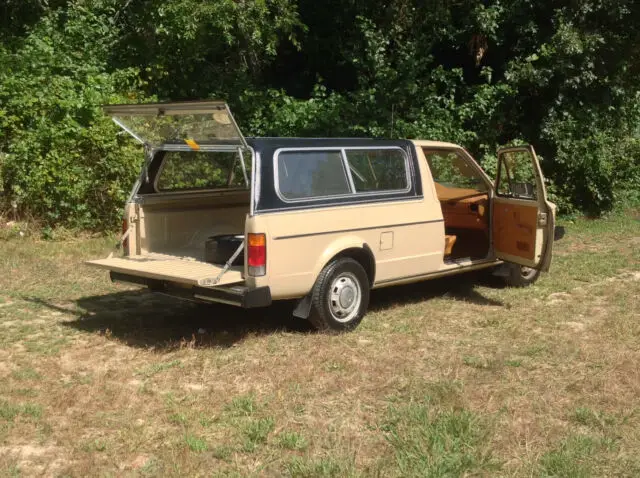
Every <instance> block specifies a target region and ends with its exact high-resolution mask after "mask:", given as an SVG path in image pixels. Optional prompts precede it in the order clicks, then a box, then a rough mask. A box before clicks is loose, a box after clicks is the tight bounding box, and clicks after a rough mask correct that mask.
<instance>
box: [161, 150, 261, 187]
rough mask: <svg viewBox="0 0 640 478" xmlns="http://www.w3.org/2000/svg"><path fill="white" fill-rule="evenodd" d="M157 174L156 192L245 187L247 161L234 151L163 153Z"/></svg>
mask: <svg viewBox="0 0 640 478" xmlns="http://www.w3.org/2000/svg"><path fill="white" fill-rule="evenodd" d="M161 154H164V158H163V160H162V167H161V169H160V172H159V174H158V179H157V182H156V189H157V190H158V191H160V192H170V191H185V190H197V189H239V188H248V187H249V186H248V184H247V181H246V180H245V171H246V174H247V176H246V177H247V179H248V180H249V181H250V178H251V172H250V171H249V169H250V167H251V161H250V160H249V158H247V157H246V155H245V158H244V163H245V168H244V169H245V170H244V171H243V167H242V159H241V158H240V155H239V154H238V153H237V152H222V151H206V152H200V151H166V152H163V153H161Z"/></svg>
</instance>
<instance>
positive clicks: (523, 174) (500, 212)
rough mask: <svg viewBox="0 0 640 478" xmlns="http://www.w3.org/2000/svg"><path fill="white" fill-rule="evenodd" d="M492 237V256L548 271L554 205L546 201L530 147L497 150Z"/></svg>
mask: <svg viewBox="0 0 640 478" xmlns="http://www.w3.org/2000/svg"><path fill="white" fill-rule="evenodd" d="M495 192H496V195H495V197H494V198H493V214H492V218H493V219H492V238H493V248H494V251H495V255H496V257H498V258H499V259H502V260H504V261H507V262H513V263H515V264H519V265H522V266H526V267H532V268H535V269H540V270H543V271H548V270H549V266H550V265H551V252H552V251H551V250H552V247H553V231H554V227H555V205H554V204H552V203H550V202H549V201H548V200H547V192H546V189H545V186H544V178H543V176H542V171H541V169H540V164H539V163H538V158H537V156H536V153H535V151H534V149H533V147H532V146H518V147H513V148H504V149H501V150H499V151H498V176H497V178H496V185H495Z"/></svg>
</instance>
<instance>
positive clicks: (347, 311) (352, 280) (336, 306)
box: [309, 257, 369, 332]
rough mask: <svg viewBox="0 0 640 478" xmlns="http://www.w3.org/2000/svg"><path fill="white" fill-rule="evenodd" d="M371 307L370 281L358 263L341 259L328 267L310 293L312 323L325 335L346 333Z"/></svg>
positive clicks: (353, 327) (358, 322) (310, 319)
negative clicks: (325, 333) (328, 333)
mask: <svg viewBox="0 0 640 478" xmlns="http://www.w3.org/2000/svg"><path fill="white" fill-rule="evenodd" d="M368 306H369V278H368V277H367V273H366V272H365V270H364V269H363V268H362V266H361V265H360V263H359V262H357V261H356V260H354V259H351V258H346V257H344V258H339V259H336V260H334V261H333V262H331V263H330V264H329V265H327V266H326V267H325V268H324V269H323V270H322V272H321V273H320V276H319V277H318V280H317V281H316V283H315V285H314V286H313V290H312V291H311V313H310V314H309V321H310V322H311V324H312V325H313V326H314V327H315V328H316V329H318V330H320V331H323V332H347V331H350V330H353V329H355V328H356V327H357V326H358V324H360V322H361V321H362V318H363V317H364V314H365V313H366V311H367V307H368Z"/></svg>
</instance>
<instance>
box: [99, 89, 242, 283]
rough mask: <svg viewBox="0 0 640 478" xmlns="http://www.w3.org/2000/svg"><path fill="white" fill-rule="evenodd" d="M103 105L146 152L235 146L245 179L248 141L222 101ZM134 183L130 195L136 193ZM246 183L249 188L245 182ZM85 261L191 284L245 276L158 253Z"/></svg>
mask: <svg viewBox="0 0 640 478" xmlns="http://www.w3.org/2000/svg"><path fill="white" fill-rule="evenodd" d="M103 109H104V111H105V113H107V114H108V115H110V116H111V117H112V119H113V121H114V122H115V123H116V124H117V125H118V126H120V127H121V128H122V129H123V130H124V131H126V132H127V133H128V134H130V135H131V136H132V137H133V138H135V139H136V140H137V141H138V142H140V143H141V144H143V145H144V147H145V150H146V152H147V153H146V154H147V155H149V156H151V157H152V156H153V151H159V150H164V151H172V150H178V151H180V150H183V151H184V150H195V151H203V152H206V151H228V152H232V151H239V153H240V154H239V156H240V161H241V162H242V163H243V164H242V166H243V171H244V172H245V179H247V178H246V167H245V164H244V157H243V155H242V150H247V149H248V145H247V142H246V140H245V138H244V136H243V135H242V133H241V131H240V128H239V127H238V125H237V123H236V121H235V119H234V118H233V115H232V114H231V111H230V109H229V107H228V105H227V104H226V103H225V102H223V101H193V102H179V103H149V104H130V105H111V106H104V107H103ZM137 186H138V185H136V187H134V191H133V192H132V196H133V195H135V193H137ZM247 187H250V184H249V182H248V181H247ZM125 234H127V233H125ZM123 238H124V237H123ZM86 263H87V264H89V265H92V266H96V267H99V268H102V269H107V270H109V271H112V272H113V273H118V274H124V275H129V276H134V277H142V278H147V279H155V280H161V281H170V282H175V283H181V284H185V285H190V286H200V287H215V286H222V285H231V284H240V283H242V282H243V281H244V278H243V269H244V268H243V267H242V266H231V265H230V264H229V265H228V266H222V265H216V264H210V263H207V262H203V261H200V260H196V259H194V258H191V257H177V256H171V255H166V254H158V253H147V254H140V255H133V256H124V257H112V256H109V257H108V258H106V259H98V260H93V261H87V262H86Z"/></svg>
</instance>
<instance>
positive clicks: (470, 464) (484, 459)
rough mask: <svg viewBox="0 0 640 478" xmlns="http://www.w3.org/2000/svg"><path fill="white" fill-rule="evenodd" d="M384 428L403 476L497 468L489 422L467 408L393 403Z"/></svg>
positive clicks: (443, 475) (460, 473)
mask: <svg viewBox="0 0 640 478" xmlns="http://www.w3.org/2000/svg"><path fill="white" fill-rule="evenodd" d="M381 428H382V430H384V431H385V436H386V438H387V440H388V441H389V443H390V444H391V446H392V447H393V450H394V454H395V461H396V465H397V467H398V470H399V472H400V475H401V476H415V477H418V476H420V477H422V476H429V477H434V478H436V477H448V476H463V475H473V474H480V473H483V472H488V471H489V470H495V469H496V462H495V460H494V459H493V458H492V456H491V453H490V450H489V448H488V446H487V438H488V437H489V432H488V429H487V424H486V421H485V420H483V419H481V418H480V417H478V416H477V415H475V414H473V413H471V412H469V411H467V410H456V411H441V410H436V409H433V408H432V407H431V406H430V405H429V403H428V402H423V403H411V404H409V405H406V406H400V407H396V406H391V407H390V408H389V411H388V416H387V421H386V422H385V423H383V425H382V427H381Z"/></svg>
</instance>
